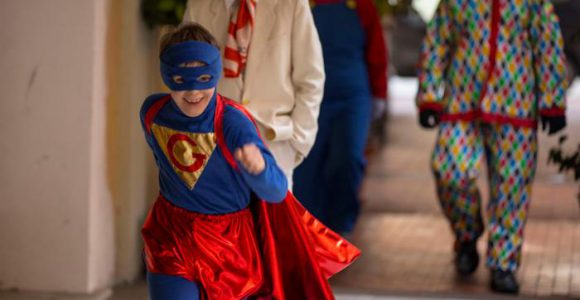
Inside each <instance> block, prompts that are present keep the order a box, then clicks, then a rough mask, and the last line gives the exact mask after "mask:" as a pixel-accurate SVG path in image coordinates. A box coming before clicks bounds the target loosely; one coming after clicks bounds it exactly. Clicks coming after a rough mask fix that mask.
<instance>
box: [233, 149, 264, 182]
mask: <svg viewBox="0 0 580 300" xmlns="http://www.w3.org/2000/svg"><path fill="white" fill-rule="evenodd" d="M234 157H235V158H236V159H237V160H238V161H239V162H240V163H241V164H242V166H243V167H244V169H246V171H248V172H249V173H250V174H252V175H258V174H260V173H262V171H264V168H266V162H265V161H264V157H263V156H262V152H260V149H259V148H258V147H257V146H256V145H255V144H246V145H244V146H243V147H241V148H238V149H236V151H235V152H234Z"/></svg>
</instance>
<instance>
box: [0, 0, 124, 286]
mask: <svg viewBox="0 0 580 300" xmlns="http://www.w3.org/2000/svg"><path fill="white" fill-rule="evenodd" d="M108 11H109V8H108V1H106V0H95V1H79V0H51V1H43V0H36V1H35V0H18V1H16V0H13V1H9V0H5V1H0V91H1V93H2V94H1V96H0V97H1V98H2V100H1V103H2V104H1V109H0V153H1V155H0V191H2V193H1V200H0V289H9V288H17V289H23V290H41V291H58V292H69V293H89V292H92V291H96V290H99V289H104V288H107V287H108V286H109V285H110V283H111V282H112V280H113V276H114V249H115V248H114V232H113V222H114V220H113V212H112V207H111V206H112V205H111V204H112V203H111V201H112V200H111V196H110V187H109V183H108V178H107V160H106V155H107V154H106V153H107V152H106V139H107V136H106V127H107V114H106V109H107V108H106V105H105V103H106V102H105V96H106V94H107V91H106V87H107V83H106V81H105V65H106V56H105V54H104V49H105V45H106V34H105V29H106V26H107V22H108V21H107V18H108V16H107V15H108Z"/></svg>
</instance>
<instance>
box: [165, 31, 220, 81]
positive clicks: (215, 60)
mask: <svg viewBox="0 0 580 300" xmlns="http://www.w3.org/2000/svg"><path fill="white" fill-rule="evenodd" d="M160 61H161V62H160V67H161V77H162V78H163V82H165V84H166V85H167V86H168V87H169V88H170V89H171V90H173V91H185V90H205V89H211V88H214V87H216V86H217V83H218V80H219V79H220V76H221V72H222V61H221V57H220V51H219V49H218V48H216V47H214V46H212V45H210V44H208V43H204V42H198V41H187V42H183V43H179V44H175V45H171V46H169V47H167V49H165V51H163V53H162V54H161V57H160ZM194 61H200V62H203V63H205V64H206V65H205V66H200V67H184V66H182V65H183V64H185V63H190V62H194Z"/></svg>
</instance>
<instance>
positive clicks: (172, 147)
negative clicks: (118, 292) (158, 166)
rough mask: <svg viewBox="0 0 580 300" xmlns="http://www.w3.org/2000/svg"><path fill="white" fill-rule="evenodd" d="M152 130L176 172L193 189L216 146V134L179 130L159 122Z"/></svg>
mask: <svg viewBox="0 0 580 300" xmlns="http://www.w3.org/2000/svg"><path fill="white" fill-rule="evenodd" d="M151 131H152V132H153V135H154V136H155V139H156V140H157V143H158V144H159V147H160V148H161V149H162V150H163V153H164V154H165V157H166V158H167V160H168V161H169V162H170V163H171V166H172V167H173V170H174V171H175V173H176V174H177V175H178V176H179V177H180V178H181V179H182V180H183V182H185V184H186V185H187V187H188V188H189V189H190V190H192V189H193V188H194V187H195V184H196V183H197V180H198V179H199V177H200V176H201V174H202V173H203V170H204V169H205V167H206V165H207V161H208V160H209V158H210V156H211V154H212V153H213V151H214V149H215V147H216V141H215V134H214V133H213V132H212V133H189V132H183V131H177V130H173V129H170V128H167V127H163V126H159V125H157V124H153V126H151Z"/></svg>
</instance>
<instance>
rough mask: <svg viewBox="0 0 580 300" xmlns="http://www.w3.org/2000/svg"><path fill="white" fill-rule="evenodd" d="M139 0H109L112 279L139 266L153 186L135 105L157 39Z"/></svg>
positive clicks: (152, 69) (126, 277)
mask: <svg viewBox="0 0 580 300" xmlns="http://www.w3.org/2000/svg"><path fill="white" fill-rule="evenodd" d="M140 2H141V1H139V0H125V1H113V2H111V7H110V14H109V24H110V25H111V26H110V27H109V30H108V48H107V57H108V68H107V70H108V72H107V82H108V86H109V89H108V90H109V93H108V95H107V103H108V113H107V115H108V127H107V136H108V141H107V145H108V165H109V168H108V174H109V184H110V186H111V187H112V191H113V193H112V194H113V200H114V201H113V203H114V206H115V233H116V236H115V241H116V245H117V252H116V260H115V262H116V263H115V269H116V281H117V282H126V281H133V280H134V279H135V278H136V277H137V276H139V275H140V273H141V271H142V267H143V266H142V260H141V250H142V243H141V237H140V228H141V224H142V222H143V219H144V218H145V215H146V211H147V208H148V205H149V204H150V203H151V202H152V201H153V199H154V194H155V191H156V190H157V177H156V173H155V171H154V165H153V159H152V155H151V153H150V152H149V150H148V149H147V146H146V143H145V140H144V137H143V133H142V131H141V125H140V121H139V109H140V108H141V103H142V102H143V100H144V99H145V97H146V96H147V95H149V94H150V93H152V92H153V90H154V89H152V88H151V86H152V84H151V83H152V82H157V80H156V79H157V78H158V77H159V72H158V69H157V62H156V60H157V53H156V44H157V39H156V35H155V33H154V32H152V31H151V30H149V29H147V28H146V27H145V25H144V23H143V22H142V20H141V16H140V12H139V4H140Z"/></svg>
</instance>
